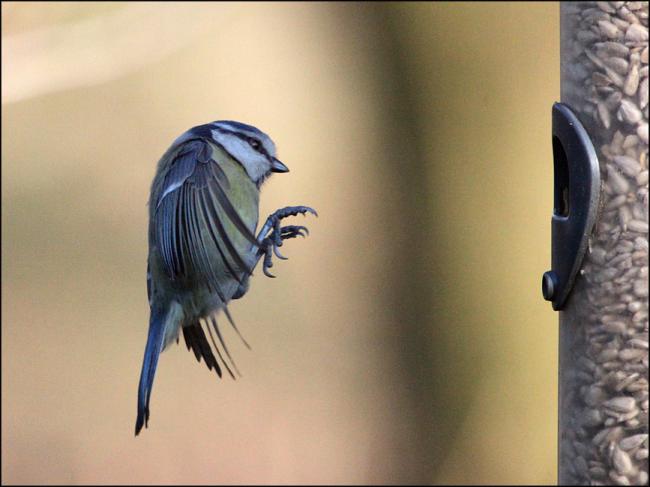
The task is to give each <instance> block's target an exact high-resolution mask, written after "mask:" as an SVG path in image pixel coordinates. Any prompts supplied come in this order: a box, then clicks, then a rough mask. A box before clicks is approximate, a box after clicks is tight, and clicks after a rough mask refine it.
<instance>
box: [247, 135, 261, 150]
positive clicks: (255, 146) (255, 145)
mask: <svg viewBox="0 0 650 487" xmlns="http://www.w3.org/2000/svg"><path fill="white" fill-rule="evenodd" d="M248 143H249V144H250V145H251V147H252V148H253V149H255V150H256V151H258V152H259V150H260V149H261V148H262V144H260V141H259V140H257V139H254V138H252V137H250V138H249V139H248Z"/></svg>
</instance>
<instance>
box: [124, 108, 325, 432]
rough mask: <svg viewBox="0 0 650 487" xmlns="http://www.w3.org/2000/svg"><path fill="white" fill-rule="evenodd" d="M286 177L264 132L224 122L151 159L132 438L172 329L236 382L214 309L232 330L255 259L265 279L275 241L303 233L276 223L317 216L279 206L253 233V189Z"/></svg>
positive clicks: (145, 415) (143, 419)
mask: <svg viewBox="0 0 650 487" xmlns="http://www.w3.org/2000/svg"><path fill="white" fill-rule="evenodd" d="M288 171H289V169H288V168H287V166H285V165H284V164H283V163H282V162H280V161H279V160H278V159H277V158H276V150H275V144H274V143H273V141H272V140H271V139H270V137H269V136H268V135H266V134H265V133H263V132H261V131H260V130H258V129H257V128H255V127H253V126H251V125H246V124H243V123H239V122H232V121H217V122H213V123H209V124H206V125H199V126H197V127H194V128H192V129H190V130H188V131H187V132H185V133H184V134H182V135H181V136H180V137H178V138H177V139H176V140H175V141H174V143H173V144H172V145H171V147H170V148H169V149H168V150H167V152H165V154H164V155H163V156H162V158H161V159H160V161H159V163H158V168H157V171H156V175H155V177H154V180H153V183H152V185H151V196H150V199H149V257H148V265H147V294H148V297H149V307H150V318H149V334H148V337H147V345H146V347H145V351H144V359H143V363H142V372H141V374H140V384H139V386H138V415H137V419H136V423H135V434H136V435H137V434H138V433H139V432H140V430H141V429H142V427H143V425H144V426H147V425H148V420H149V403H150V400H151V389H152V386H153V381H154V375H155V373H156V366H157V364H158V357H159V355H160V353H161V352H162V351H163V350H165V348H166V347H167V346H168V345H169V344H170V343H172V342H173V341H176V342H178V340H179V334H180V332H181V330H182V333H183V338H184V339H185V343H186V345H187V348H188V350H189V349H192V351H193V352H194V355H195V356H196V358H197V360H198V361H199V362H200V361H201V359H203V361H204V362H205V364H206V365H207V367H208V368H209V369H210V370H212V369H214V370H215V371H216V373H217V375H218V376H219V377H221V374H222V368H221V365H220V363H219V362H221V364H222V365H223V367H224V368H225V370H226V371H227V372H228V373H229V374H230V375H231V376H232V377H233V378H234V377H235V376H234V374H233V373H232V369H231V367H230V366H229V365H228V362H227V361H226V360H224V356H225V357H227V358H228V360H229V361H230V364H231V365H232V368H233V369H235V371H236V372H237V369H236V366H235V365H234V362H233V361H232V358H231V357H230V353H229V352H228V349H227V348H226V346H225V342H224V340H223V337H222V335H221V333H220V330H219V327H218V324H217V321H216V317H215V316H216V315H217V313H218V312H219V311H221V310H223V312H224V315H225V316H226V317H227V318H228V320H229V321H230V323H231V325H232V326H233V328H235V330H236V326H235V323H234V321H233V320H232V317H231V316H230V313H229V312H228V308H227V304H228V302H229V301H230V300H231V299H238V298H241V297H242V296H243V295H244V294H245V293H246V291H247V290H248V285H249V277H250V276H251V273H252V271H253V270H254V268H255V267H256V265H257V264H258V262H259V261H260V260H262V262H263V272H264V274H266V275H267V276H269V277H274V276H272V275H271V274H270V273H269V272H268V269H269V268H270V267H271V266H272V265H273V262H272V256H273V255H274V254H275V255H276V256H277V257H278V258H282V259H284V258H285V257H283V256H282V254H281V253H280V252H279V250H278V247H280V246H281V245H282V242H283V240H286V239H289V238H294V237H297V236H303V237H304V236H305V235H306V234H307V233H308V231H307V228H306V227H304V226H300V225H288V226H281V224H280V222H281V220H282V219H283V218H285V217H288V216H295V215H298V214H303V215H305V214H307V213H312V214H314V215H316V211H314V210H313V209H312V208H309V207H307V206H290V207H286V208H282V209H280V210H277V211H276V212H274V213H273V214H272V215H270V216H269V217H268V218H267V220H266V222H265V224H264V225H263V226H262V228H261V229H260V231H259V233H258V234H257V236H256V235H255V230H256V228H257V224H258V213H259V192H260V187H261V185H262V183H263V182H264V181H265V180H266V179H267V178H268V177H269V176H270V175H271V173H274V172H276V173H286V172H288ZM204 326H205V328H206V329H207V330H208V334H209V336H210V340H211V343H212V346H211V345H210V342H208V340H207V339H206V334H205V331H204ZM210 326H212V329H214V332H215V334H216V335H217V337H218V340H219V342H220V344H221V348H222V349H223V352H224V354H223V355H222V353H221V351H220V349H219V347H218V346H217V343H216V342H215V339H214V335H213V333H212V330H211V328H210ZM237 333H239V332H237ZM240 336H241V335H240ZM242 340H243V339H242ZM244 343H246V342H244ZM215 354H216V357H215ZM217 357H218V358H219V361H218V360H217Z"/></svg>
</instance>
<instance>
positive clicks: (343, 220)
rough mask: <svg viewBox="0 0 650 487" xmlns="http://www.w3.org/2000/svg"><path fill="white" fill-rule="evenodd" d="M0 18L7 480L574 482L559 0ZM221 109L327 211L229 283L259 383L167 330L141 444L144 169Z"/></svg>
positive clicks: (282, 199)
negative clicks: (561, 296) (242, 283)
mask: <svg viewBox="0 0 650 487" xmlns="http://www.w3.org/2000/svg"><path fill="white" fill-rule="evenodd" d="M2 14H3V15H2V27H3V53H2V54H3V67H2V76H3V80H2V81H3V106H2V122H3V123H2V234H3V237H4V238H3V239H2V305H3V306H2V323H3V326H2V410H3V415H2V436H3V441H2V478H3V481H4V482H5V483H31V482H34V483H126V484H133V483H302V482H306V483H382V484H384V483H405V482H414V483H451V484H459V483H483V484H492V483H554V482H555V480H556V474H555V472H556V454H555V451H556V441H557V437H556V430H557V410H556V409H557V406H556V404H557V324H556V323H557V317H556V315H555V314H554V313H553V312H552V311H551V308H550V306H549V305H548V304H547V303H545V302H544V301H543V300H542V299H541V292H540V286H539V281H540V277H541V274H542V272H543V271H544V270H546V268H547V267H548V266H549V264H550V252H549V249H550V245H549V243H550V225H549V221H550V212H551V205H552V201H551V187H552V165H551V157H552V156H551V150H550V135H549V132H550V113H551V104H552V102H553V101H556V100H557V99H559V74H560V73H559V28H558V26H559V16H558V14H559V8H558V5H557V3H455V2H454V3H401V4H390V3H370V4H365V3H363V4H362V3H295V4H294V3H291V4H288V3H275V4H264V3H256V4H233V3H215V4H213V3H199V4H189V5H187V6H180V5H179V4H173V3H172V4H168V3H165V4H157V3H141V4H113V3H89V4H86V3H56V4H45V3H21V4H19V3H11V2H3V4H2ZM169 18H172V19H173V22H169ZM133 36H136V37H133ZM151 39H154V40H157V41H159V42H155V43H151V47H149V44H148V43H149V42H150V40H151ZM140 51H142V52H145V53H148V54H147V55H140ZM134 52H135V53H136V54H137V55H136V56H133V57H134V60H129V56H130V55H132V54H133V53H134ZM127 61H128V62H127ZM59 69H60V70H61V72H58V70H59ZM48 73H50V74H51V76H52V78H53V79H56V83H54V81H53V82H52V83H48V82H45V83H44V82H42V80H43V79H46V80H47V79H48V78H47V76H48ZM43 76H45V78H42V77H43ZM12 97H13V98H12ZM19 97H20V99H19ZM216 119H235V120H241V121H244V122H248V123H252V124H254V125H256V126H258V127H260V128H262V129H263V130H265V131H267V132H268V133H270V134H271V136H272V137H273V138H274V140H275V141H276V144H277V145H278V147H279V155H280V158H281V159H282V160H283V161H285V162H286V163H287V165H288V166H289V167H290V168H291V172H290V173H289V174H287V175H276V176H274V177H273V178H271V180H270V181H269V182H268V183H267V184H266V185H265V187H264V190H263V192H262V208H261V213H262V214H267V213H269V212H271V211H272V210H274V209H275V208H277V207H280V206H285V205H288V204H309V205H312V206H314V207H315V208H317V209H318V210H319V213H320V217H319V218H318V219H313V220H310V221H308V222H307V224H308V225H309V227H310V229H311V231H312V234H311V236H310V237H309V238H307V239H306V240H304V241H303V240H299V241H296V242H293V241H292V242H290V243H287V246H286V249H285V248H284V247H283V249H284V250H283V252H284V253H285V254H286V255H288V256H289V257H290V259H289V260H288V261H287V262H279V263H277V265H276V267H274V270H275V273H276V275H278V278H277V279H275V280H269V279H266V278H264V276H262V275H261V274H260V275H256V276H255V277H254V278H253V280H252V286H251V290H250V291H249V293H248V295H247V296H246V298H245V299H243V300H241V301H238V302H236V303H233V306H232V312H233V313H234V314H235V317H236V319H237V320H238V324H239V326H240V328H241V329H243V332H244V334H245V336H246V338H247V339H248V341H249V342H251V343H252V346H253V351H252V352H249V351H247V350H246V349H245V348H244V347H243V346H242V345H241V344H240V343H239V342H238V341H237V338H236V335H235V334H234V333H229V334H228V336H227V337H226V338H227V339H228V341H229V343H230V344H231V348H232V352H234V354H235V359H236V360H237V363H238V366H239V368H240V370H242V372H243V375H244V376H243V378H242V379H241V380H238V381H236V382H233V381H231V380H222V381H218V380H217V379H216V377H215V376H214V374H211V373H209V372H208V371H207V369H205V367H204V366H203V365H202V364H201V365H200V366H199V365H198V364H196V362H195V361H194V358H193V355H191V354H190V353H188V352H187V351H186V350H185V349H184V345H183V344H182V343H181V346H179V347H172V349H171V350H170V351H168V352H166V353H165V354H163V356H162V358H161V364H160V367H159V371H158V376H157V379H156V387H155V390H154V393H153V399H152V417H151V424H150V428H149V429H148V430H146V431H145V432H144V433H143V434H142V435H141V436H140V437H138V438H134V437H133V422H134V420H135V406H136V386H137V380H138V374H139V369H140V364H141V358H142V351H143V348H144V343H145V339H146V328H147V323H148V309H147V302H146V291H145V281H144V273H145V261H146V253H147V248H146V226H147V220H146V218H147V214H146V202H147V198H148V191H149V184H150V181H151V178H152V176H153V171H154V168H155V163H156V161H157V159H158V158H159V157H160V155H161V154H162V153H163V152H164V150H165V149H166V148H167V146H168V145H169V144H170V143H171V141H172V140H173V139H174V138H175V137H176V136H177V135H178V134H180V133H181V132H183V131H184V130H186V129H187V128H189V127H191V126H193V125H197V124H200V123H205V122H208V121H211V120H216ZM298 221H300V220H298ZM300 223H302V221H300Z"/></svg>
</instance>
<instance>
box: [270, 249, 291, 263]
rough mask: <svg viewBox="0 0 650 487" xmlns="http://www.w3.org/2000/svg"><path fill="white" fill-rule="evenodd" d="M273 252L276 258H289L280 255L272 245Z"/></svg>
mask: <svg viewBox="0 0 650 487" xmlns="http://www.w3.org/2000/svg"><path fill="white" fill-rule="evenodd" d="M273 253H274V254H275V256H276V257H277V258H278V259H282V260H289V257H285V256H284V255H282V254H281V253H280V251H279V250H278V248H277V247H273Z"/></svg>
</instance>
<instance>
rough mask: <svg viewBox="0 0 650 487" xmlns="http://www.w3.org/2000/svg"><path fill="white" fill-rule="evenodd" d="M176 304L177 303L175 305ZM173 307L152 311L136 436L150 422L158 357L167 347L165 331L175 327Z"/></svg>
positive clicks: (140, 386) (139, 399)
mask: <svg viewBox="0 0 650 487" xmlns="http://www.w3.org/2000/svg"><path fill="white" fill-rule="evenodd" d="M173 304H176V303H173ZM173 308H174V306H173V305H172V309H171V310H170V312H168V313H165V312H162V311H160V312H157V311H154V310H153V309H152V310H151V318H150V320H149V336H148V337H147V346H146V347H145V349H144V359H143V361H142V371H141V372H140V384H139V386H138V417H137V419H136V421H135V434H136V436H137V435H138V433H140V430H141V429H142V427H143V426H145V427H146V426H147V423H148V421H149V401H150V399H151V389H152V387H153V379H154V376H155V375H156V366H157V365H158V357H159V356H160V352H162V350H163V348H164V347H165V334H166V333H165V331H166V329H169V328H171V327H174V324H175V323H172V321H174V319H175V314H176V313H174V311H175V309H173Z"/></svg>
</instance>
